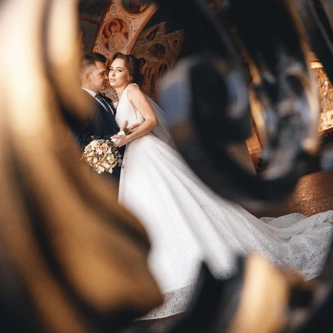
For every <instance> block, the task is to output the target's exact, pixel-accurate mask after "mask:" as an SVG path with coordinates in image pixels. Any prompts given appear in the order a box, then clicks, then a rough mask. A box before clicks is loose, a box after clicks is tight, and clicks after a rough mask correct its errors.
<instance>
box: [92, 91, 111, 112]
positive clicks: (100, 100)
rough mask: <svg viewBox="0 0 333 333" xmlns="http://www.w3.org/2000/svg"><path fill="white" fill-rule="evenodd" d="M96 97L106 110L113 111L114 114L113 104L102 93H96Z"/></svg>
mask: <svg viewBox="0 0 333 333" xmlns="http://www.w3.org/2000/svg"><path fill="white" fill-rule="evenodd" d="M95 98H96V99H97V100H98V101H99V102H100V103H101V104H102V105H103V107H104V109H105V110H106V111H108V112H111V114H112V115H114V110H113V108H112V107H111V105H109V103H108V102H107V101H106V100H105V99H104V98H103V96H102V95H101V94H100V93H97V94H96V95H95Z"/></svg>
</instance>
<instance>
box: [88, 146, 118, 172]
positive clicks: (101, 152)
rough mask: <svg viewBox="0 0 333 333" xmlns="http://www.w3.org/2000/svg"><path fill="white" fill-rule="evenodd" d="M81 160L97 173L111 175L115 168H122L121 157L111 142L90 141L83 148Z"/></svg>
mask: <svg viewBox="0 0 333 333" xmlns="http://www.w3.org/2000/svg"><path fill="white" fill-rule="evenodd" d="M82 159H84V160H85V161H86V162H87V163H88V164H89V165H90V166H91V167H92V168H93V169H94V170H95V171H96V172H97V173H102V172H104V171H105V172H108V173H112V171H113V168H114V167H115V166H117V165H119V166H122V160H121V155H120V153H119V151H118V149H117V147H116V146H115V145H114V142H113V141H112V140H93V141H91V142H90V143H89V144H88V145H87V146H85V148H84V151H83V155H82Z"/></svg>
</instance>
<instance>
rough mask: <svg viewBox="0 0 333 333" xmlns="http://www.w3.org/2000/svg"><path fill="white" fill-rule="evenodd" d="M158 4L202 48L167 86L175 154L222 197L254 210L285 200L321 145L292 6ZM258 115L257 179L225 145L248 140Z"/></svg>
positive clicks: (313, 89)
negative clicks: (259, 158) (215, 9)
mask: <svg viewBox="0 0 333 333" xmlns="http://www.w3.org/2000/svg"><path fill="white" fill-rule="evenodd" d="M157 2H158V3H159V4H160V5H161V9H162V8H163V10H165V11H166V12H168V13H169V15H170V17H172V18H173V20H180V21H181V22H182V23H183V25H184V26H185V30H186V32H187V35H188V38H190V39H191V42H192V43H193V44H194V48H196V50H197V52H196V54H194V55H192V56H191V57H187V58H185V59H182V61H180V62H179V63H178V66H176V67H175V68H174V70H173V71H170V72H169V73H168V74H167V75H166V77H165V79H164V82H163V83H162V85H161V90H160V92H161V98H160V99H161V101H162V107H163V108H164V109H165V111H166V114H167V117H168V119H169V121H170V126H171V131H172V133H173V136H174V139H175V142H176V145H177V148H178V149H179V150H180V152H181V153H182V155H183V156H184V157H185V159H186V161H187V162H188V163H189V165H190V166H191V167H192V168H193V170H194V171H195V172H196V173H197V175H198V176H199V177H200V178H201V179H202V180H203V181H204V182H205V183H206V184H208V185H209V186H210V187H211V188H212V189H213V190H215V192H217V193H218V194H220V195H221V196H223V197H226V198H229V199H232V200H234V201H237V202H239V203H241V204H242V205H243V206H245V207H246V208H248V209H250V208H258V207H263V206H265V205H267V204H270V203H272V204H274V203H277V202H279V201H281V200H282V199H283V198H285V197H286V196H288V195H289V194H290V193H291V192H292V191H293V189H294V187H295V185H296V184H297V181H298V179H299V178H300V177H301V176H302V175H303V174H304V170H305V166H306V161H307V158H308V157H309V156H311V155H313V154H314V153H316V152H317V150H318V146H319V137H318V117H319V100H318V92H317V86H316V81H315V79H314V77H313V76H312V73H311V69H310V64H309V61H308V59H307V46H306V39H305V34H306V33H305V30H304V28H303V26H302V25H301V21H300V17H299V16H298V15H297V12H296V10H295V8H294V6H293V4H292V2H291V1H275V0H270V1H264V0H258V1H253V2H244V1H240V0H233V1H223V2H222V3H223V10H222V11H220V12H218V13H217V14H214V12H213V11H212V10H208V8H207V7H206V6H204V2H203V1H200V0H196V1H193V2H191V4H188V3H185V1H176V0H171V1H162V0H160V1H157ZM189 6H190V7H191V8H189ZM193 21H196V22H199V21H200V22H201V23H200V24H197V25H193V24H192V22H193ZM281 22H283V24H281ZM202 26H204V27H205V29H202ZM241 55H242V56H241ZM245 62H246V64H247V65H248V69H247V68H246V67H245V65H244V63H245ZM249 74H250V75H249ZM249 77H250V78H251V80H252V82H251V83H250V81H249ZM251 113H252V116H253V119H254V121H255V123H256V127H257V130H258V135H259V139H260V140H261V144H262V146H263V151H262V158H263V159H264V161H265V163H266V164H267V166H266V168H265V170H264V172H263V173H262V174H261V175H260V176H258V177H253V175H251V174H250V173H249V172H247V170H245V169H244V168H242V166H241V165H240V164H239V163H237V160H235V159H233V158H232V155H230V154H229V149H228V148H229V146H230V145H232V144H237V143H239V142H242V140H245V139H246V138H248V137H249V135H250V128H251V119H252V118H251Z"/></svg>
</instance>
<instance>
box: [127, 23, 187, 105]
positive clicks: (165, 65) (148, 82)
mask: <svg viewBox="0 0 333 333" xmlns="http://www.w3.org/2000/svg"><path fill="white" fill-rule="evenodd" d="M166 25H167V23H166V22H162V23H159V24H156V25H154V26H152V27H149V28H147V29H145V30H144V31H143V32H142V33H141V34H140V36H139V38H138V40H137V41H136V43H135V45H134V48H133V50H132V52H131V53H132V54H133V55H135V56H136V57H137V58H139V59H141V62H142V69H141V73H142V74H143V76H144V82H143V86H142V90H143V91H144V93H146V94H147V95H148V96H150V97H151V98H152V99H154V100H156V99H157V98H158V91H157V89H156V87H157V85H158V82H159V80H160V79H161V78H162V77H163V75H165V74H166V73H167V72H168V70H169V69H170V68H172V67H173V66H174V63H175V62H176V60H177V58H178V56H179V53H180V51H181V49H182V45H183V42H184V31H183V30H177V31H174V32H171V33H167V30H166Z"/></svg>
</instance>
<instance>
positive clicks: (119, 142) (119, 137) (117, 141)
mask: <svg viewBox="0 0 333 333" xmlns="http://www.w3.org/2000/svg"><path fill="white" fill-rule="evenodd" d="M111 139H112V141H113V142H114V145H115V146H116V147H122V146H123V145H126V144H127V143H129V142H130V140H129V139H128V137H127V136H126V135H125V133H124V132H123V131H121V132H119V133H118V134H116V135H113V136H111Z"/></svg>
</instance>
